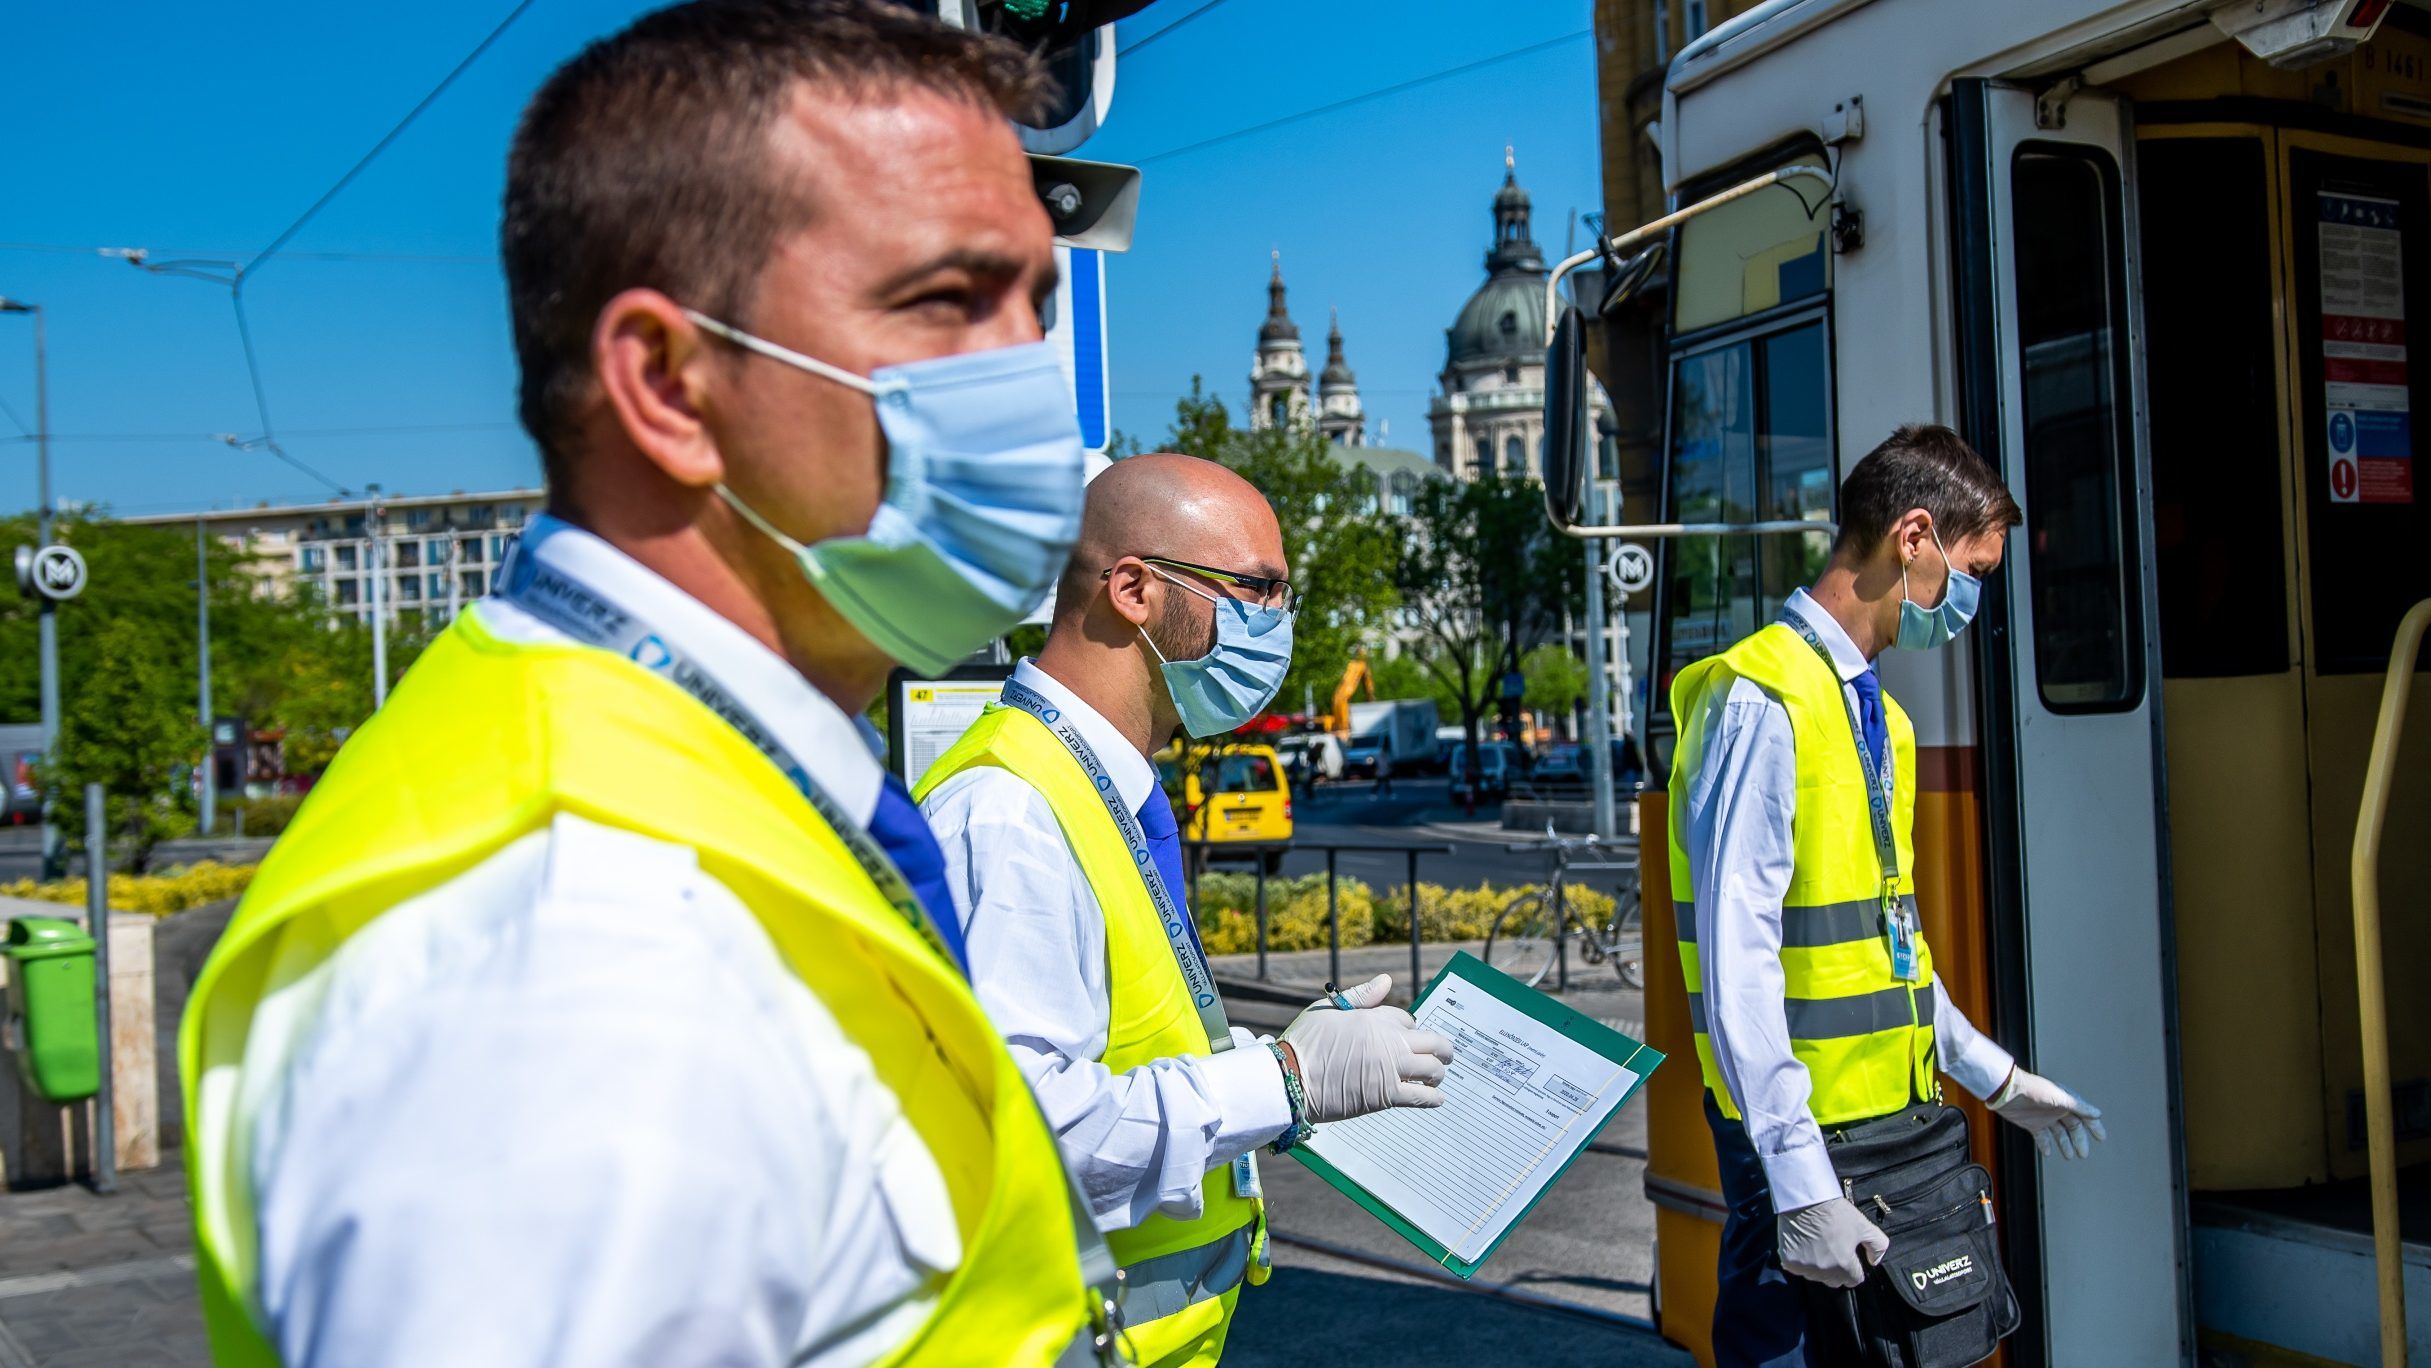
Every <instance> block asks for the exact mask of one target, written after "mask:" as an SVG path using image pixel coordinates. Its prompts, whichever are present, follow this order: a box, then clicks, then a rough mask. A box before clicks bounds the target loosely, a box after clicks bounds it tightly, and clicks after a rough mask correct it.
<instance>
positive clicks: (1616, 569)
mask: <svg viewBox="0 0 2431 1368" xmlns="http://www.w3.org/2000/svg"><path fill="white" fill-rule="evenodd" d="M1604 573H1605V574H1606V575H1608V576H1610V577H1611V579H1612V587H1613V588H1614V589H1615V590H1617V591H1619V593H1620V596H1621V597H1622V598H1624V599H1625V598H1628V597H1629V596H1630V595H1631V594H1634V593H1636V592H1638V591H1639V590H1640V589H1643V588H1645V587H1646V586H1647V585H1649V584H1652V583H1654V553H1653V552H1651V551H1649V550H1647V549H1646V548H1645V547H1643V546H1640V545H1638V544H1637V543H1636V542H1622V543H1621V544H1620V545H1619V546H1616V547H1614V548H1612V559H1611V560H1609V561H1607V562H1605V564H1604Z"/></svg>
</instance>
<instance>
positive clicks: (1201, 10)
mask: <svg viewBox="0 0 2431 1368" xmlns="http://www.w3.org/2000/svg"><path fill="white" fill-rule="evenodd" d="M1223 3H1224V0H1207V3H1206V4H1204V5H1201V6H1199V7H1198V8H1197V9H1194V10H1192V11H1191V12H1190V13H1188V14H1185V15H1183V16H1182V17H1181V18H1179V19H1176V20H1174V21H1173V22H1172V23H1170V24H1167V25H1165V26H1164V27H1163V28H1161V29H1158V30H1157V31H1156V32H1154V33H1151V34H1149V35H1148V36H1147V37H1145V38H1142V39H1140V40H1139V41H1138V42H1136V43H1133V44H1132V45H1131V46H1129V47H1127V48H1122V49H1119V50H1117V51H1116V52H1115V54H1114V55H1115V56H1116V57H1128V56H1130V55H1131V54H1132V53H1135V52H1137V51H1139V50H1140V49H1141V48H1144V47H1146V46H1148V45H1149V44H1150V43H1153V42H1155V41H1156V40H1157V39H1159V38H1162V37H1164V36H1165V35H1166V34H1168V33H1171V32H1173V31H1174V30H1175V29H1178V28H1180V27H1181V26H1182V25H1184V24H1187V23H1189V22H1190V21H1191V20H1193V19H1196V18H1198V17H1199V16H1200V15H1202V14H1205V13H1206V12H1207V11H1209V10H1211V9H1214V8H1215V7H1216V6H1218V5H1221V4H1223Z"/></svg>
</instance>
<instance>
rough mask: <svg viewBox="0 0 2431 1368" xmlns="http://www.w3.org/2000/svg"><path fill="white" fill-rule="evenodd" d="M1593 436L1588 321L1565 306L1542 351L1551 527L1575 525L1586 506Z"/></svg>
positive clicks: (1547, 479)
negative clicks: (1589, 394)
mask: <svg viewBox="0 0 2431 1368" xmlns="http://www.w3.org/2000/svg"><path fill="white" fill-rule="evenodd" d="M1594 435H1595V423H1594V420H1593V419H1592V418H1591V417H1590V416H1589V415H1588V412H1587V328H1586V322H1585V320H1584V319H1582V318H1581V317H1580V316H1579V311H1578V309H1577V308H1576V307H1575V306H1573V305H1569V304H1564V305H1563V306H1562V312H1561V318H1560V321H1558V322H1556V323H1555V324H1554V325H1553V345H1552V346H1550V347H1547V348H1546V349H1545V516H1546V517H1547V518H1549V519H1551V520H1552V521H1553V525H1554V526H1555V527H1576V526H1577V525H1578V524H1579V522H1580V520H1581V516H1580V515H1581V514H1582V512H1583V511H1584V510H1585V508H1586V506H1587V444H1588V443H1589V442H1590V441H1591V440H1592V439H1593V438H1594Z"/></svg>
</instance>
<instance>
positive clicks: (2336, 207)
mask: <svg viewBox="0 0 2431 1368" xmlns="http://www.w3.org/2000/svg"><path fill="white" fill-rule="evenodd" d="M2404 287H2405V255H2404V248H2403V246H2402V239H2401V237H2400V236H2399V224H2398V204H2397V201H2396V200H2393V199H2385V198H2382V197H2380V196H2377V195H2358V194H2350V193H2344V192H2339V191H2330V190H2324V191H2322V192H2321V380H2322V400H2323V406H2324V407H2325V408H2326V410H2327V411H2328V415H2329V431H2328V432H2327V433H2326V434H2325V435H2326V436H2327V437H2328V439H2329V440H2328V442H2327V443H2326V450H2327V451H2328V454H2329V467H2330V468H2329V477H2330V501H2331V502H2332V503H2377V504H2403V503H2412V502H2414V416H2413V413H2412V411H2411V410H2412V405H2413V396H2412V390H2411V381H2410V378H2409V376H2408V373H2407V356H2406V305H2405V293H2404Z"/></svg>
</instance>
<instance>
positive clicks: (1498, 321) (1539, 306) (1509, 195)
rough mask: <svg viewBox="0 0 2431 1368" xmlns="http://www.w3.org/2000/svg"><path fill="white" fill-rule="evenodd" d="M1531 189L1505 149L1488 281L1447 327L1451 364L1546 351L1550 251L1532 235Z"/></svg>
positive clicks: (1488, 257)
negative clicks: (1522, 184) (1522, 181)
mask: <svg viewBox="0 0 2431 1368" xmlns="http://www.w3.org/2000/svg"><path fill="white" fill-rule="evenodd" d="M1529 207H1530V206H1529V202H1528V192H1527V191H1525V190H1523V189H1521V188H1520V186H1519V173H1518V171H1517V169H1516V168H1515V166H1514V165H1513V161H1512V156H1511V152H1510V149H1508V148H1505V149H1504V150H1503V180H1502V188H1501V189H1500V190H1497V191H1495V192H1494V242H1493V245H1492V246H1490V247H1488V248H1487V249H1486V283H1485V284H1483V285H1480V286H1478V287H1477V293H1475V294H1473V295H1470V296H1469V302H1468V303H1466V304H1463V305H1461V307H1460V316H1459V317H1458V318H1457V319H1456V320H1454V321H1453V324H1452V326H1451V327H1449V328H1447V329H1445V330H1444V341H1445V343H1446V352H1447V356H1446V360H1445V364H1446V365H1447V366H1459V365H1463V364H1471V363H1477V362H1490V361H1506V360H1519V359H1525V358H1529V357H1539V358H1541V357H1542V356H1543V355H1544V352H1545V277H1546V274H1547V272H1546V270H1545V254H1544V253H1543V252H1542V251H1541V250H1539V249H1538V248H1537V245H1536V242H1535V240H1534V239H1532V238H1530V237H1529V236H1528V211H1529Z"/></svg>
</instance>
